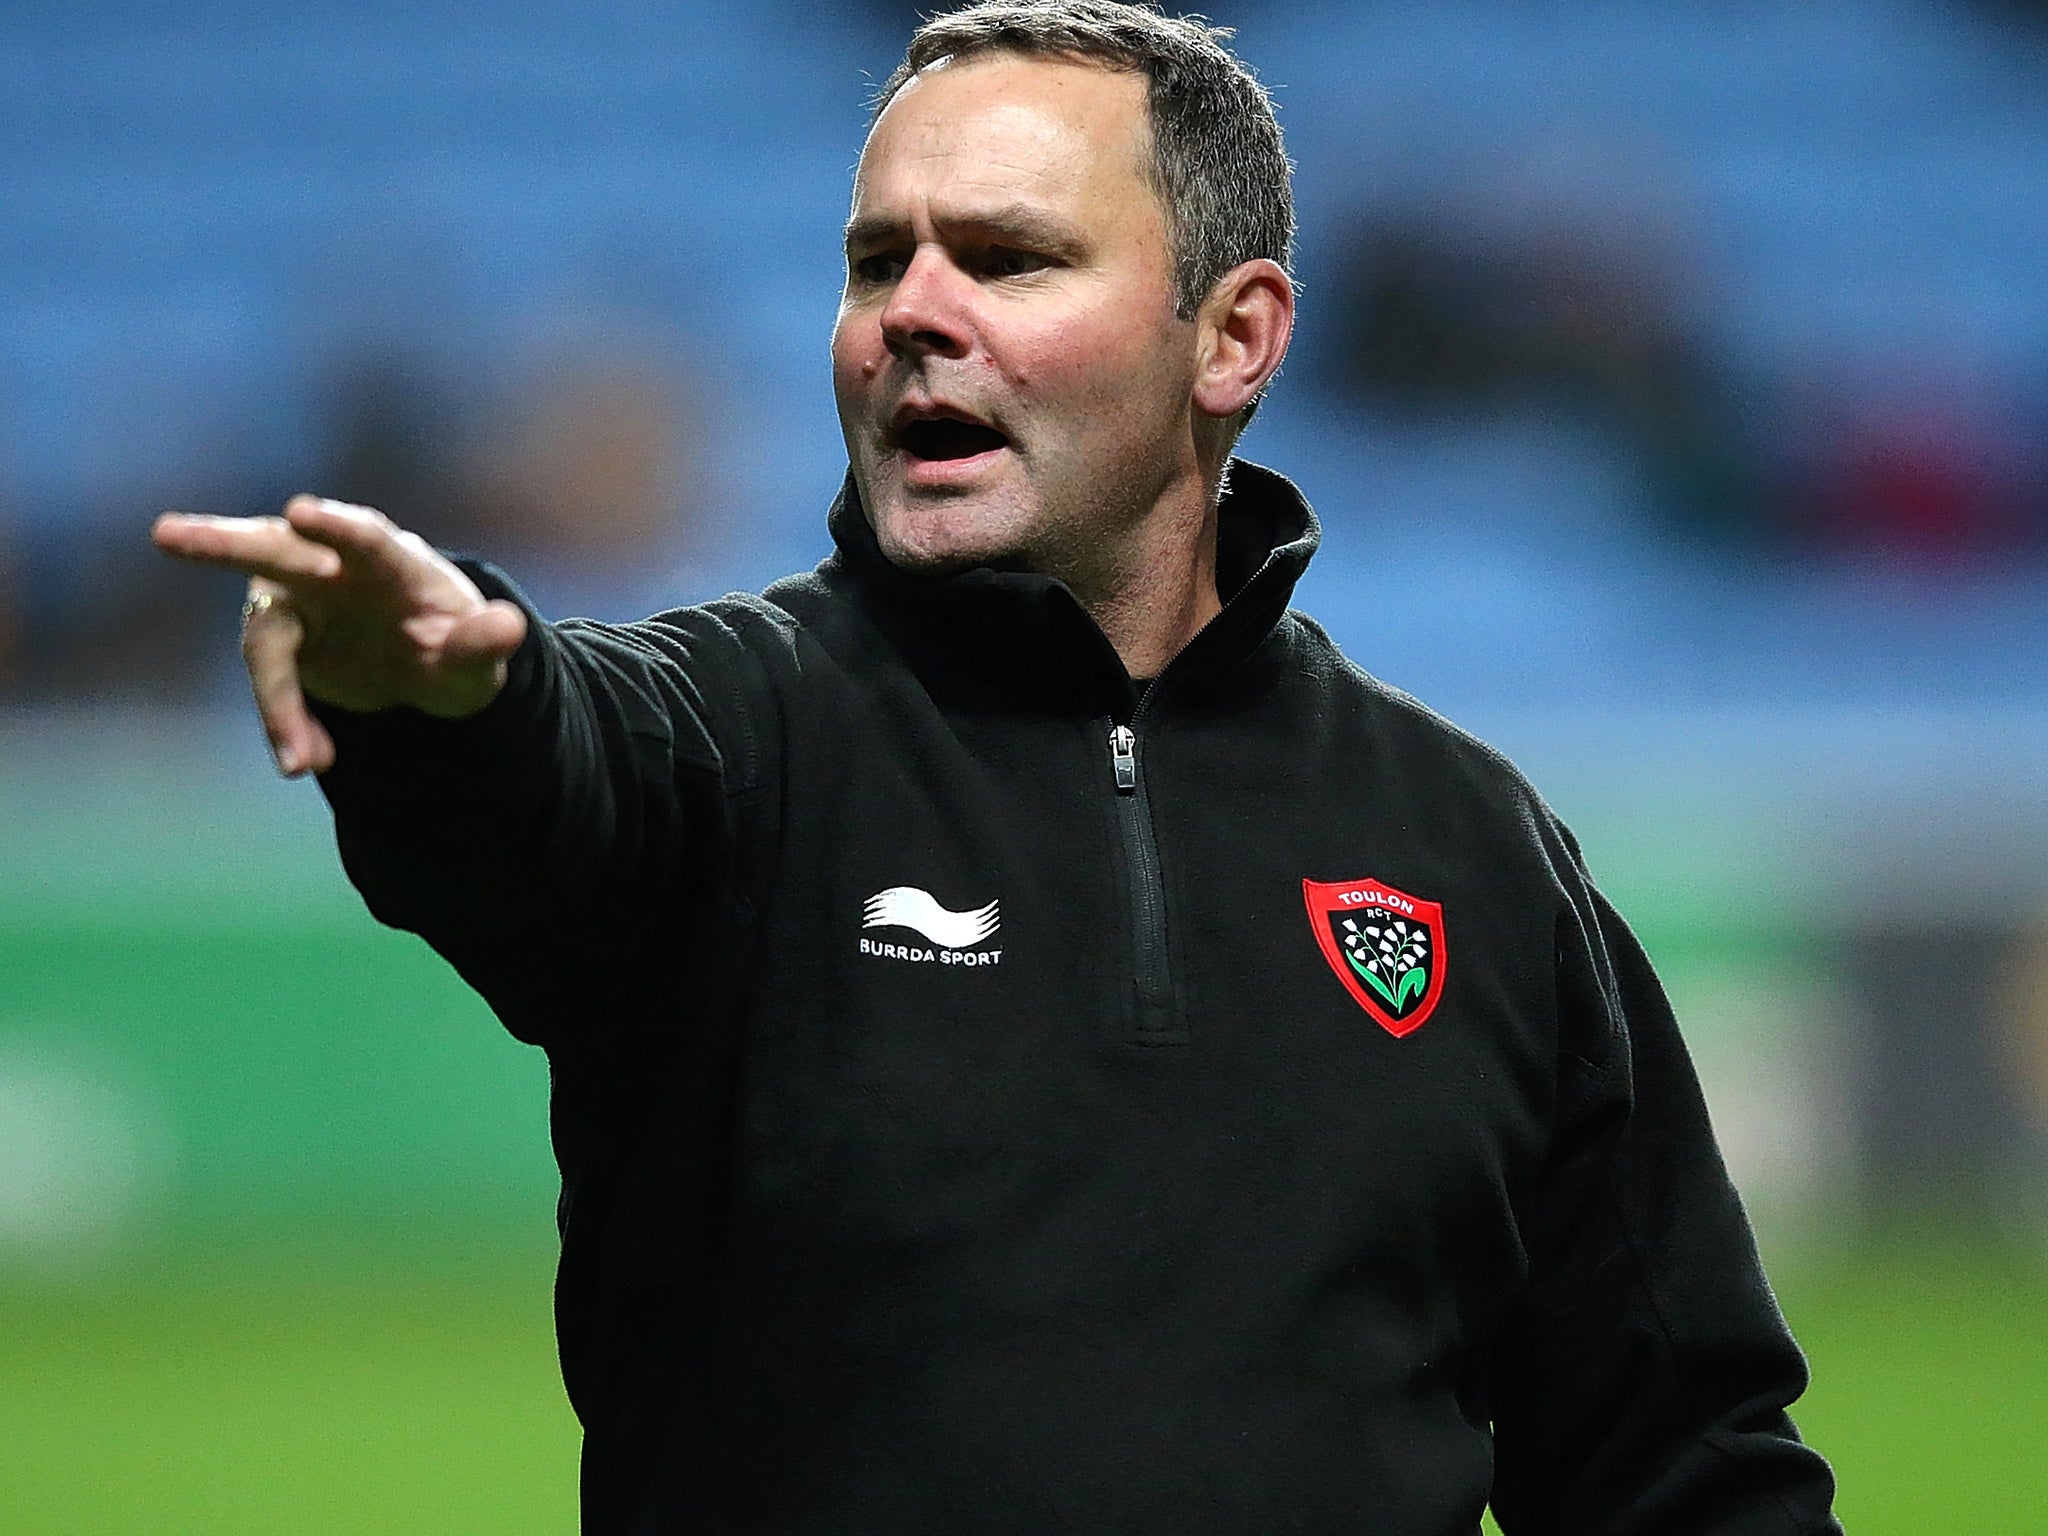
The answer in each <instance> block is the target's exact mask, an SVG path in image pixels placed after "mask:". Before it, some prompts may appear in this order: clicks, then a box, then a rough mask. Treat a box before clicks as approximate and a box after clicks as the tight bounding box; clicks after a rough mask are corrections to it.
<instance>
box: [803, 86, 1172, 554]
mask: <svg viewBox="0 0 2048 1536" xmlns="http://www.w3.org/2000/svg"><path fill="white" fill-rule="evenodd" d="M1150 153H1151V138H1150V126H1149V122H1148V118H1147V111H1146V103H1145V82H1144V80H1143V78H1142V77H1141V76H1138V75H1134V74H1127V73H1119V72H1113V71H1110V70H1106V69H1101V68H1097V67H1095V66H1093V65H1087V64H1071V63H1064V62H1051V61H1046V60H1039V59H1024V58H1019V57H1015V56H1012V55H1007V54H994V55H987V56H982V57H976V58H972V59H968V60H966V61H964V62H962V63H958V64H946V65H942V66H938V67H935V68H933V69H929V70H927V71H925V72H924V73H923V74H922V75H920V76H918V77H917V78H916V79H915V80H913V81H911V82H910V84H908V85H907V86H905V87H904V88H903V90H902V91H901V92H900V93H899V94H898V95H897V96H896V98H895V99H894V100H893V101H891V102H890V104H889V106H888V109H887V110H886V111H884V112H883V114H882V116H881V119H880V120H879V121H878V122H877V123H876V124H875V128H874V131H873V132H872V133H871V134H870V135H869V136H868V142H867V148H866V150H865V151H864V152H863V154H862V156H861V163H860V169H859V171H858V173H857V174H856V177H855V180H854V202H853V218H852V221H851V223H850V224H849V225H848V239H847V279H846V291H845V294H844V296H843V298H842V300H841V303H840V308H839V323H838V326H837V328H836V329H835V331H834V332H833V337H832V372H833V385H834V389H835V391H836V393H837V395H838V401H839V421H840V427H841V429H842V430H843V431H844V432H845V434H846V446H847V452H848V454H849V455H850V457H851V459H852V463H853V471H854V477H855V480H856V482H857V483H858V484H859V487H860V492H861V498H862V501H863V502H864V504H865V505H866V507H867V510H868V516H869V519H870V520H871V521H872V522H873V524H874V527H875V532H876V534H877V536H878V537H879V539H880V541H881V545H882V549H883V552H884V553H885V554H887V555H888V557H889V558H890V559H891V560H892V561H893V562H895V563H896V564H898V565H901V566H905V567H909V568H913V569H947V568H956V567H960V566H966V565H974V564H982V563H987V562H992V561H1010V562H1015V563H1018V564H1022V565H1024V566H1026V567H1027V568H1030V569H1036V570H1046V571H1053V572H1058V573H1069V572H1073V571H1076V570H1085V569H1088V568H1089V567H1090V566H1091V564H1092V563H1094V560H1095V559H1100V558H1102V557H1103V556H1104V555H1105V554H1106V555H1107V557H1108V558H1112V559H1113V558H1114V553H1113V552H1114V550H1115V549H1116V548H1117V540H1118V537H1119V535H1121V534H1123V533H1125V532H1127V531H1128V529H1129V528H1131V527H1132V526H1134V525H1135V524H1136V522H1138V521H1139V520H1142V518H1143V517H1144V516H1145V514H1146V513H1147V512H1149V511H1150V510H1151V509H1152V508H1153V507H1154V506H1155V505H1157V504H1158V503H1159V501H1160V500H1161V498H1162V496H1163V495H1164V493H1165V491H1166V489H1167V487H1168V485H1169V484H1170V483H1172V482H1173V481H1174V480H1175V478H1176V477H1177V476H1179V475H1184V474H1186V473H1187V472H1188V471H1189V466H1190V465H1191V464H1192V459H1191V457H1190V448H1189V444H1190V421H1191V418H1192V405H1191V391H1192V388H1193V383H1194V377H1195V361H1196V348H1195V342H1194V337H1195V327H1194V325H1193V323H1192V322H1190V321H1183V320H1180V319H1177V318H1176V317H1175V315H1174V312H1173V309H1174V305H1173V299H1174V294H1173V273H1172V262H1171V258H1170V255H1169V251H1168V242H1167V230H1166V221H1165V214H1164V211H1163V209H1162V208H1161V206H1160V203H1159V199H1158V196H1157V195H1156V194H1155V193H1154V192H1153V190H1152V187H1151V185H1150V183H1149V182H1148V181H1147V180H1146V176H1145V172H1146V166H1147V162H1148V158H1149V156H1150ZM1091 557H1093V558H1091Z"/></svg>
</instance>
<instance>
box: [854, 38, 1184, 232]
mask: <svg viewBox="0 0 2048 1536" xmlns="http://www.w3.org/2000/svg"><path fill="white" fill-rule="evenodd" d="M1150 154H1151V126H1150V120H1149V117H1148V113H1147V107H1146V82H1145V78H1144V76H1142V75H1140V74H1137V73H1135V72H1132V71H1127V70H1112V69H1108V68H1104V67H1102V66H1100V65H1097V64H1092V63H1083V62H1074V61H1068V60H1064V59H1038V58H1026V57H1021V56H1018V55H1015V54H1007V53H991V54H982V55H977V56H974V57H971V58H968V59H964V60H961V61H959V62H951V61H948V62H942V63H940V64H936V65H933V66H931V67H930V68H928V69H926V70H924V71H923V72H921V73H920V74H918V75H917V76H915V77H914V78H913V79H911V80H910V81H909V82H908V83H907V84H905V85H904V87H903V88H902V89H901V90H900V91H898V92H897V94H896V96H895V97H894V98H893V99H892V100H891V101H890V103H889V105H888V107H887V108H885V109H884V111H883V112H882V115H881V117H880V118H879V119H877V120H876V123H875V126H874V129H873V131H872V132H871V133H869V135H868V141H867V146H866V148H864V149H863V150H862V151H861V158H860V168H859V170H858V171H856V172H855V175H854V188H853V191H854V201H855V203H856V204H870V203H873V202H876V201H882V202H888V201H892V200H893V199H894V198H896V197H898V196H901V195H906V194H916V193H923V194H925V195H934V194H942V193H945V192H952V193H955V194H959V195H963V196H972V195H973V194H974V193H975V192H976V191H978V190H984V191H989V192H1000V193H1002V194H1004V195H1015V194H1018V193H1037V194H1040V195H1046V196H1061V197H1071V196H1074V195H1076V194H1083V195H1085V194H1086V193H1089V192H1095V193H1106V194H1111V195H1116V194H1120V193H1126V192H1128V190H1129V187H1130V183H1132V182H1133V181H1138V182H1143V181H1145V179H1146V174H1147V169H1148V163H1149V157H1150Z"/></svg>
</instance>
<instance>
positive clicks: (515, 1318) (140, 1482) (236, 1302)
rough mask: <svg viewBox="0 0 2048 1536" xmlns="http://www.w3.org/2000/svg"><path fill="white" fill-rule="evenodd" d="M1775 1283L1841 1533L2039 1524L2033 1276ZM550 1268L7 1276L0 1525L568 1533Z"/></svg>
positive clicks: (90, 1534)
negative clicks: (1809, 1372)
mask: <svg viewBox="0 0 2048 1536" xmlns="http://www.w3.org/2000/svg"><path fill="white" fill-rule="evenodd" d="M1779 1268H1780V1269H1781V1271H1782V1278H1781V1284H1780V1288H1781V1291H1782V1294H1783V1299H1784V1302H1785V1305H1786V1309H1787V1311H1788V1312H1789V1313H1790V1315H1791V1317H1792V1319H1793V1322H1794V1325H1795V1327H1797V1329H1798V1330H1799V1332H1800V1334H1801V1336H1802V1338H1803V1339H1804V1341H1805V1343H1806V1345H1807V1347H1808V1350H1809V1352H1810V1354H1811V1355H1812V1357H1813V1362H1814V1369H1815V1385H1814V1388H1813V1390H1812V1392H1811V1393H1810V1394H1809V1396H1808V1398H1807V1400H1806V1404H1805V1406H1804V1408H1803V1410H1802V1412H1801V1414H1800V1417H1801V1421H1802V1424H1803V1426H1804V1428H1805V1429H1806V1431H1807V1434H1808V1436H1809V1438H1810V1439H1812V1440H1813V1441H1814V1442H1815V1443H1816V1444H1818V1445H1819V1446H1821V1447H1822V1448H1823V1449H1824V1450H1825V1451H1826V1452H1827V1453H1828V1454H1829V1455H1830V1457H1832V1458H1833V1460H1834V1461H1835V1464H1836V1467H1837V1470H1838V1472H1839V1474H1840V1477H1841V1480H1842V1496H1841V1506H1840V1507H1841V1511H1842V1515H1843V1518H1844V1521H1845V1522H1846V1524H1847V1525H1848V1527H1849V1529H1850V1530H1851V1531H1852V1532H1854V1533H1855V1536H1893V1533H1897V1536H1907V1533H1911V1536H1926V1533H1929V1532H1950V1531H1980V1530H1995V1531H2016V1530H2022V1529H2035V1528H2038V1522H2039V1521H2040V1520H2041V1518H2042V1513H2041V1512H2042V1510H2043V1508H2044V1507H2048V1461H2044V1458H2043V1456H2042V1454H2041V1450H2040V1447H2041V1446H2042V1444H2043V1443H2044V1440H2048V1329H2044V1328H2043V1326H2042V1325H2043V1323H2044V1321H2048V1271H2044V1270H2043V1269H2042V1267H2041V1266H2040V1265H2039V1264H2038V1263H2036V1264H2034V1265H2033V1266H2031V1267H2029V1266H2028V1265H2027V1264H2025V1263H2022V1262H2020V1261H2018V1260H2013V1259H2001V1258H1997V1257H1993V1256H1991V1255H1990V1254H1989V1253H1988V1252H1985V1251H1980V1250H1976V1249H1972V1248H1969V1247H1966V1246H1961V1245H1954V1246H1944V1245H1941V1244H1932V1243H1918V1244H1913V1245H1909V1246H1889V1247H1871V1248H1868V1249H1863V1250H1858V1251H1854V1252H1843V1253H1838V1254H1835V1255H1832V1256H1830V1257H1825V1258H1810V1259H1808V1260H1806V1261H1804V1262H1801V1263H1797V1264H1789V1265H1788V1264H1781V1265H1780V1266H1779ZM548 1269H549V1259H548V1255H547V1254H546V1253H544V1252H539V1251H536V1250H534V1249H532V1248H531V1247H525V1248H512V1247H507V1248H505V1249H504V1250H503V1251H502V1252H492V1251H482V1252H473V1253H471V1254H470V1255H469V1256H468V1257H467V1258H465V1259H463V1260H461V1261H459V1262H458V1261H452V1260H451V1261H447V1262H439V1263H433V1264H429V1263H425V1262H423V1261H421V1260H419V1259H417V1258H412V1259H403V1258H399V1257H396V1256H394V1255H393V1254H392V1253H390V1252H389V1251H386V1250H379V1251H365V1250H356V1251H351V1252H336V1253H328V1254H325V1255H320V1254H300V1255H294V1256H293V1257H292V1258H291V1259H290V1260H289V1261H288V1262H287V1261H286V1260H284V1259H282V1258H278V1257H273V1258H272V1259H270V1260H267V1261H265V1262H263V1263H260V1264H253V1265H252V1264H246V1263H243V1262H240V1261H236V1260H234V1259H232V1258H230V1257H227V1256H219V1255H217V1256H215V1257H213V1258H211V1259H208V1260H205V1261H194V1260H190V1259H181V1260H179V1261H178V1262H177V1263H175V1264H166V1265H165V1266H163V1267H160V1268H159V1269H158V1270H157V1271H156V1272H155V1273H154V1274H139V1273H138V1274H131V1275H130V1276H129V1277H128V1278H126V1279H122V1280H115V1281H102V1282H97V1283H93V1284H90V1285H85V1286H77V1285H74V1286H68V1287H60V1286H54V1285H48V1284H45V1285H42V1286H29V1285H26V1284H18V1285H14V1286H10V1287H9V1288H8V1289H7V1290H6V1291H5V1292H4V1293H0V1316H4V1318H5V1319H6V1323H5V1326H4V1328H0V1490H4V1494H0V1531H4V1532H5V1533H6V1536H126V1533H136V1536H142V1533H148V1536H200V1533H204V1536H255V1533H264V1536H271V1533H284V1532H290V1533H295V1536H343V1533H347V1536H393V1533H397V1532H408V1533H409V1532H432V1533H435V1536H468V1533H476V1536H485V1533H491V1536H526V1533H535V1536H539V1533H552V1532H571V1531H573V1530H574V1529H575V1514H574V1510H575V1466H576V1431H575V1424H574V1421H573V1420H572V1418H571V1416H570V1414H569V1411H568V1408H567V1406H566V1404H565V1403H564V1401H563V1398H562V1391H561V1384H560V1380H559V1378H558V1376H557V1374H556V1369H555V1360H554V1351H553V1342H552V1335H551V1333H550V1324H549V1318H548V1278H549V1275H548ZM1390 1536H1391V1533H1390Z"/></svg>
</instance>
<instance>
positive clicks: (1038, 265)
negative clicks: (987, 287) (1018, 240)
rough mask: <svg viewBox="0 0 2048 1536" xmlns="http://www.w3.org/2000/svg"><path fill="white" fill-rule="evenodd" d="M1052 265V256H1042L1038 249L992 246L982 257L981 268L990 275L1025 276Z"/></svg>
mask: <svg viewBox="0 0 2048 1536" xmlns="http://www.w3.org/2000/svg"><path fill="white" fill-rule="evenodd" d="M1051 265H1052V258H1051V257H1049V256H1041V255H1040V254H1039V253H1038V252H1036V251H1020V250H1017V249H1015V248H1014V247H1011V246H1004V245H998V246H994V247H992V248H991V249H990V250H989V252H988V254H987V255H986V256H984V257H983V258H982V262H981V269H982V270H983V271H984V272H986V273H987V274H988V275H989V276H990V277H1023V276H1025V275H1026V274H1027V273H1031V272H1038V271H1042V270H1043V269H1044V268H1046V267H1049V266H1051Z"/></svg>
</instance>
